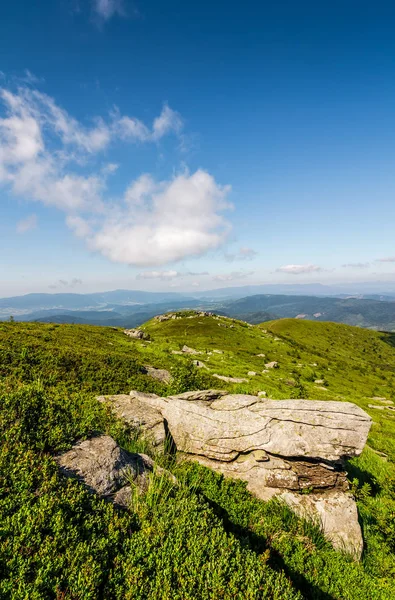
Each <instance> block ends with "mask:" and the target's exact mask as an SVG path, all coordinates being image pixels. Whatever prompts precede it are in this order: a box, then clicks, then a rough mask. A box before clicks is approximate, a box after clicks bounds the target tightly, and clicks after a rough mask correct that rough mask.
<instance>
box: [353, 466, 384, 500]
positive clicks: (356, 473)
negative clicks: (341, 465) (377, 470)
mask: <svg viewBox="0 0 395 600" xmlns="http://www.w3.org/2000/svg"><path fill="white" fill-rule="evenodd" d="M346 471H347V475H348V479H349V480H350V481H352V480H353V479H358V481H359V487H362V486H363V484H364V483H368V484H369V486H370V488H371V491H370V496H377V494H378V493H379V492H380V489H381V488H380V485H379V484H378V483H377V481H376V479H375V478H374V477H373V475H372V474H371V473H369V471H364V470H363V469H361V468H360V467H358V466H357V465H355V464H353V463H352V462H351V461H349V462H346Z"/></svg>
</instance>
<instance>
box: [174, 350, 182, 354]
mask: <svg viewBox="0 0 395 600" xmlns="http://www.w3.org/2000/svg"><path fill="white" fill-rule="evenodd" d="M171 353H172V354H183V352H182V351H181V350H172V351H171Z"/></svg>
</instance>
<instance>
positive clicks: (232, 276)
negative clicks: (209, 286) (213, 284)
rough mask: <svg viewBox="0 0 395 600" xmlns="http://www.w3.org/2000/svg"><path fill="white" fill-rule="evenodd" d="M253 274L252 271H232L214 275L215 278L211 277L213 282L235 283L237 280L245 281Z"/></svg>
mask: <svg viewBox="0 0 395 600" xmlns="http://www.w3.org/2000/svg"><path fill="white" fill-rule="evenodd" d="M253 274H254V271H232V273H223V274H221V275H215V277H213V281H235V280H237V279H245V278H246V277H249V276H250V275H253Z"/></svg>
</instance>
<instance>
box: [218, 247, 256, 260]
mask: <svg viewBox="0 0 395 600" xmlns="http://www.w3.org/2000/svg"><path fill="white" fill-rule="evenodd" d="M257 255H258V252H256V251H255V250H253V249H252V248H247V247H246V246H243V247H241V248H239V250H238V251H237V252H236V253H234V254H225V260H227V261H228V262H235V261H239V260H252V259H253V258H254V257H255V256H257Z"/></svg>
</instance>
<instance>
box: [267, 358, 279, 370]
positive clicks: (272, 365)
mask: <svg viewBox="0 0 395 600" xmlns="http://www.w3.org/2000/svg"><path fill="white" fill-rule="evenodd" d="M265 367H266V369H278V362H277V361H276V360H272V362H269V363H266V364H265Z"/></svg>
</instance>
